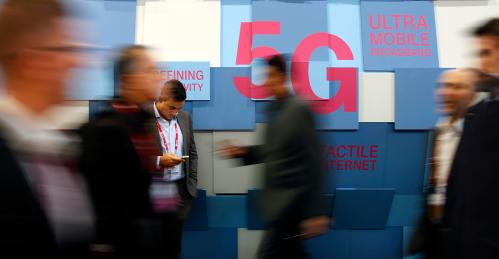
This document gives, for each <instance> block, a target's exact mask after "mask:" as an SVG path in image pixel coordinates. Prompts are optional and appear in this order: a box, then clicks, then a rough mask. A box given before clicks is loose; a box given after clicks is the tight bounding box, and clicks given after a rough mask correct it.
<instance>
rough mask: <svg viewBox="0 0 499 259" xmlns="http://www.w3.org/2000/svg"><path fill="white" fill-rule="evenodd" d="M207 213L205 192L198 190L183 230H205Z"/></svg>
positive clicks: (206, 227)
mask: <svg viewBox="0 0 499 259" xmlns="http://www.w3.org/2000/svg"><path fill="white" fill-rule="evenodd" d="M207 229H208V211H207V201H206V190H198V196H197V197H196V199H194V200H193V201H192V205H191V211H190V212H189V216H188V217H187V220H186V222H185V230H207Z"/></svg>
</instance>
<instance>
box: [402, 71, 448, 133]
mask: <svg viewBox="0 0 499 259" xmlns="http://www.w3.org/2000/svg"><path fill="white" fill-rule="evenodd" d="M445 70H446V69H443V68H426V69H422V68H414V69H410V68H406V69H396V70H395V129H397V130H412V129H431V128H433V127H434V126H435V123H436V122H437V120H438V117H439V115H438V113H437V108H436V103H437V98H436V96H435V89H436V88H437V86H438V84H437V80H438V78H439V76H440V74H441V73H442V72H444V71H445Z"/></svg>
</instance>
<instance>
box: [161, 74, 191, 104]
mask: <svg viewBox="0 0 499 259" xmlns="http://www.w3.org/2000/svg"><path fill="white" fill-rule="evenodd" d="M168 98H173V99H174V100H175V101H177V102H182V101H185V100H186V99H187V94H186V92H185V87H184V84H182V82H180V81H179V80H176V79H172V80H168V81H166V82H165V84H164V85H163V87H162V88H161V93H160V94H159V100H160V101H166V99H168Z"/></svg>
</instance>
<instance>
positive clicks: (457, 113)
mask: <svg viewBox="0 0 499 259" xmlns="http://www.w3.org/2000/svg"><path fill="white" fill-rule="evenodd" d="M477 80H478V73H477V72H476V71H473V70H472V69H453V70H449V71H446V72H444V73H443V74H442V75H441V76H440V78H439V80H438V83H439V87H438V89H437V91H436V94H437V99H438V110H439V112H441V113H442V114H444V115H445V116H448V117H449V119H450V121H451V122H454V121H456V120H457V119H459V118H461V117H462V116H463V115H464V113H465V111H466V110H467V109H468V107H469V106H470V105H471V103H472V102H473V100H474V99H475V84H476V82H477Z"/></svg>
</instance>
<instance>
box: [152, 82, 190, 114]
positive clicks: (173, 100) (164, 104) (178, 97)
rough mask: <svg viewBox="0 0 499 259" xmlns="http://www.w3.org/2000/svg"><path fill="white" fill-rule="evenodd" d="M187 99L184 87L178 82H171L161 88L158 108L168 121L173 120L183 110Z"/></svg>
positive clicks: (157, 103)
mask: <svg viewBox="0 0 499 259" xmlns="http://www.w3.org/2000/svg"><path fill="white" fill-rule="evenodd" d="M186 99H187V94H186V92H185V88H184V85H183V84H182V82H180V81H178V80H169V81H167V82H166V83H165V84H164V85H163V87H162V88H161V92H160V94H159V98H158V101H157V102H156V107H157V108H158V111H159V113H160V114H161V116H162V117H163V118H165V119H166V120H171V119H173V118H174V117H175V116H177V114H178V112H179V111H180V110H182V108H183V107H184V104H185V100H186Z"/></svg>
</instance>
